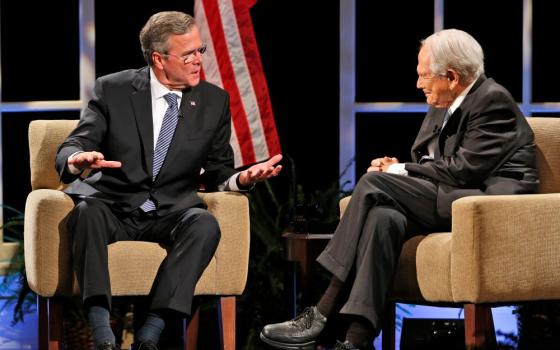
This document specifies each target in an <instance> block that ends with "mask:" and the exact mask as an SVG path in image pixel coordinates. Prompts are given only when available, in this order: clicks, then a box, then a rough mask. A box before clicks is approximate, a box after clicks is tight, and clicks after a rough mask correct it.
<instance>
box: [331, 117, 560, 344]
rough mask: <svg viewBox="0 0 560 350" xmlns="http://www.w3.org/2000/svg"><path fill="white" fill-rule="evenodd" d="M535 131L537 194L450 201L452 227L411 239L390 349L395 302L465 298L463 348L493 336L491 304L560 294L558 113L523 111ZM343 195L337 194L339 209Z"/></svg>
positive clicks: (400, 273)
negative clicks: (532, 115)
mask: <svg viewBox="0 0 560 350" xmlns="http://www.w3.org/2000/svg"><path fill="white" fill-rule="evenodd" d="M528 121H529V123H530V125H531V127H532V129H533V131H534V133H535V137H536V144H537V166H538V171H539V176H540V180H541V183H540V187H539V194H531V195H507V196H473V197H465V198H461V199H459V200H457V201H455V202H453V206H452V213H453V220H452V228H451V232H437V233H432V234H429V235H426V236H416V237H413V238H411V239H410V240H408V241H407V242H406V243H405V245H404V247H403V250H402V252H401V255H400V258H399V264H398V268H397V273H396V276H395V283H394V286H393V292H392V301H393V304H391V305H390V307H389V310H388V312H387V322H386V327H385V328H384V329H383V333H384V335H387V336H384V337H383V349H384V350H386V349H394V343H395V341H394V339H395V333H394V331H395V305H394V302H397V301H398V302H407V303H414V304H423V303H428V304H432V303H433V304H435V305H442V304H443V305H444V306H449V305H453V304H455V305H457V304H459V305H462V306H463V307H464V311H465V313H464V315H465V343H466V347H467V349H491V348H492V347H494V346H495V344H496V338H495V334H494V325H493V321H492V313H491V309H490V307H491V306H492V305H507V304H510V305H511V304H515V303H518V302H526V301H537V300H558V299H560V257H559V253H558V251H559V250H560V193H558V192H560V118H528ZM347 203H348V198H345V199H343V200H342V201H341V211H342V212H343V211H344V208H346V205H347Z"/></svg>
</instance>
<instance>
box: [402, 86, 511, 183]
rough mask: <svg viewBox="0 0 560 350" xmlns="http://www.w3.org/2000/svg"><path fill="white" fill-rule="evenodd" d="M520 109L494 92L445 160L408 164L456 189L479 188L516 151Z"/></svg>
mask: <svg viewBox="0 0 560 350" xmlns="http://www.w3.org/2000/svg"><path fill="white" fill-rule="evenodd" d="M516 109H517V106H516V105H515V103H514V102H513V100H511V99H510V98H508V96H506V95H505V94H504V93H503V92H500V91H493V92H491V93H489V94H487V95H486V96H485V98H483V99H482V100H481V101H480V103H479V104H478V105H477V110H478V111H477V112H473V113H472V115H471V116H470V117H469V119H468V121H467V125H466V128H465V130H464V131H461V132H460V133H457V134H452V135H449V137H448V138H447V139H446V140H445V142H444V145H443V148H442V150H441V153H442V156H441V157H440V158H439V159H437V160H436V161H434V162H428V163H424V164H415V163H407V164H406V166H405V168H406V170H407V171H409V172H411V173H413V175H414V174H420V175H423V176H427V177H430V178H432V179H434V180H436V181H438V182H442V183H446V184H448V185H451V186H455V187H471V186H474V187H477V186H479V185H480V183H482V182H483V181H484V180H485V179H486V178H488V177H489V176H490V175H491V174H492V173H493V172H494V171H496V169H498V168H499V167H500V166H501V165H502V164H503V163H504V161H505V160H507V159H508V158H509V156H510V155H511V154H512V153H513V152H514V151H515V145H516V137H517V128H516V120H517V110H516Z"/></svg>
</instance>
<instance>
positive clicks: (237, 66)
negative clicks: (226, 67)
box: [218, 0, 270, 161]
mask: <svg viewBox="0 0 560 350" xmlns="http://www.w3.org/2000/svg"><path fill="white" fill-rule="evenodd" d="M218 7H219V10H220V16H221V18H222V25H223V30H224V35H225V38H226V43H227V47H228V54H229V57H230V60H231V64H232V66H233V71H234V74H235V81H236V83H237V87H238V89H239V93H240V95H241V100H242V103H243V108H244V109H245V114H246V115H247V118H248V119H249V120H248V122H249V126H250V129H251V137H252V139H253V148H254V151H255V157H256V159H257V161H258V160H263V159H266V158H268V157H269V156H270V155H269V153H268V146H267V144H266V138H265V135H264V131H263V126H262V122H261V115H260V111H259V106H258V102H257V99H256V95H255V91H254V88H253V83H252V81H251V77H250V75H249V68H248V67H247V61H246V60H245V52H244V51H243V46H242V43H241V38H240V35H239V31H238V26H237V20H236V17H235V11H234V9H233V3H232V2H231V0H222V1H218Z"/></svg>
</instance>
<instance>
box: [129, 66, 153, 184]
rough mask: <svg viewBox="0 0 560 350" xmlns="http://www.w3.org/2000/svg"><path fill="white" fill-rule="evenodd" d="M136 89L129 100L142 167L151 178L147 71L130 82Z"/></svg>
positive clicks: (150, 123) (150, 105) (151, 151)
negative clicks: (138, 140) (141, 155)
mask: <svg viewBox="0 0 560 350" xmlns="http://www.w3.org/2000/svg"><path fill="white" fill-rule="evenodd" d="M132 85H133V86H134V88H135V89H136V91H135V92H133V93H132V95H131V97H130V99H131V102H132V108H133V110H134V116H135V117H136V127H137V128H138V133H139V135H140V140H141V142H142V153H143V155H144V165H145V166H146V171H147V172H148V173H149V174H150V176H152V171H153V169H152V168H153V160H154V126H153V121H152V97H151V91H150V80H149V70H148V69H143V70H141V71H139V74H138V77H137V79H135V80H134V81H133V82H132Z"/></svg>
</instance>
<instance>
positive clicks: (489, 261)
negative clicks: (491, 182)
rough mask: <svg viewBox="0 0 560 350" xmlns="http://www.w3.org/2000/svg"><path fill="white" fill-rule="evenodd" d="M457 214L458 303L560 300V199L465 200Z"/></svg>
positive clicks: (454, 262)
mask: <svg viewBox="0 0 560 350" xmlns="http://www.w3.org/2000/svg"><path fill="white" fill-rule="evenodd" d="M452 210H453V223H452V231H453V232H452V235H451V256H450V259H451V286H452V293H453V299H454V300H455V301H469V302H477V303H480V302H494V301H498V302H499V301H500V300H518V301H523V300H535V299H558V298H560V283H559V281H560V255H559V253H558V251H559V249H560V231H559V230H558V227H560V194H557V193H551V194H534V195H507V196H482V197H479V196H475V197H466V198H461V199H459V200H457V201H455V202H454V203H453V209H452Z"/></svg>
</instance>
